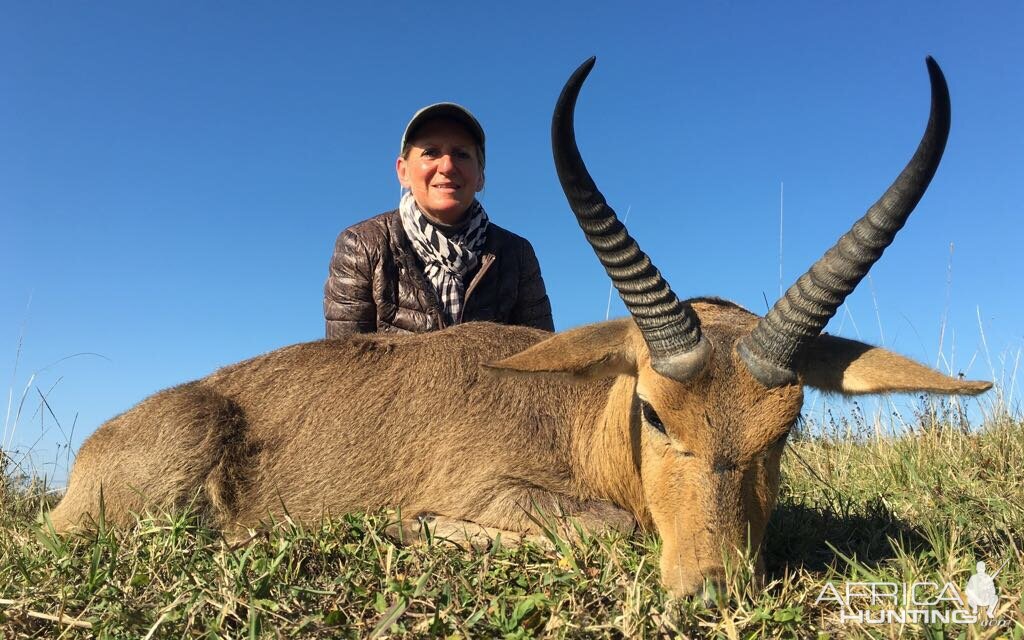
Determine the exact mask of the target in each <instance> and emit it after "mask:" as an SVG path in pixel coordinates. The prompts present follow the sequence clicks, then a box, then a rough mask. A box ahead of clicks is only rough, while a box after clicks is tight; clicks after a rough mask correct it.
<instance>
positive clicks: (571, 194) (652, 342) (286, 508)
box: [52, 58, 991, 594]
mask: <svg viewBox="0 0 1024 640" xmlns="http://www.w3.org/2000/svg"><path fill="white" fill-rule="evenodd" d="M593 64H594V60H593V59H591V60H588V61H587V62H586V63H584V64H583V65H582V66H581V67H580V68H579V69H578V70H577V71H576V72H575V73H574V74H573V75H572V77H571V78H570V79H569V81H568V82H567V83H566V86H565V88H564V89H563V91H562V94H561V96H560V97H559V99H558V103H557V105H556V107H555V113H554V119H553V123H552V143H553V150H554V156H555V164H556V167H557V170H558V176H559V180H560V181H561V184H562V187H563V189H564V191H565V194H566V197H567V198H568V201H569V205H570V207H571V208H572V210H573V212H574V213H575V214H576V217H577V219H578V220H579V223H580V226H581V227H582V228H583V231H584V233H585V235H586V237H587V240H588V241H589V242H590V244H591V245H592V246H593V248H594V250H595V252H596V253H597V255H598V258H599V259H600V261H601V263H602V264H603V265H604V266H605V268H606V270H607V272H608V274H609V276H611V278H612V280H613V282H614V284H615V286H616V287H617V289H618V291H619V293H620V295H621V296H622V298H623V300H624V301H625V303H626V306H627V307H628V309H629V312H630V314H631V317H630V318H627V319H621V320H613V321H610V322H601V323H597V324H593V325H588V326H583V327H579V328H576V329H573V330H570V331H566V332H563V333H560V334H556V335H551V334H547V333H544V332H542V331H537V330H532V329H525V328H521V327H508V326H499V325H494V324H487V323H472V324H466V325H461V326H456V327H453V328H451V329H447V330H444V331H441V332H438V333H433V334H424V335H400V336H397V335H352V336H348V337H345V338H342V339H338V340H327V341H320V342H311V343H307V344H299V345H295V346H291V347H286V348H283V349H280V350H278V351H274V352H272V353H268V354H266V355H263V356H260V357H257V358H254V359H252V360H248V361H245V362H242V363H239V364H236V365H232V366H229V367H226V368H224V369H221V370H219V371H217V372H215V373H214V374H212V375H210V376H208V377H206V378H203V379H202V380H198V381H196V382H190V383H188V384H184V385H181V386H178V387H175V388H172V389H168V390H166V391H162V392H160V393H157V394H156V395H154V396H152V397H150V398H148V399H146V400H144V401H142V402H141V403H140V404H139V405H137V406H136V407H134V408H132V409H130V410H129V411H127V412H126V413H124V414H122V415H120V416H117V417H115V418H113V419H112V420H110V421H109V422H107V423H106V424H104V425H103V426H102V427H101V428H100V429H99V430H98V431H97V432H96V433H95V434H93V435H92V436H91V437H90V438H89V439H88V440H87V441H86V442H85V444H84V445H83V446H82V449H81V452H80V453H79V455H78V459H77V461H76V463H75V467H74V470H73V472H72V474H71V478H70V486H69V488H68V492H67V495H66V496H65V497H64V499H63V501H62V502H61V503H60V504H59V506H58V507H57V508H56V509H55V510H54V511H53V513H52V521H53V524H54V526H55V527H56V528H57V529H58V530H59V531H61V532H67V531H69V530H72V529H75V528H78V527H81V526H89V523H90V522H91V518H93V517H95V516H96V514H97V513H98V510H99V499H100V491H101V489H102V491H103V496H104V500H105V509H106V512H105V517H106V519H107V521H108V522H116V523H121V524H127V523H130V522H131V521H132V516H131V514H133V513H140V512H143V511H144V510H146V509H147V508H175V507H181V506H184V505H186V504H192V505H198V506H199V508H200V509H201V510H202V513H203V514H204V515H205V516H206V517H207V518H208V520H209V521H210V522H211V523H213V524H214V525H216V526H219V527H222V528H224V529H226V530H236V531H237V530H240V529H242V528H245V527H258V526H259V525H260V524H261V523H264V522H266V521H268V519H270V518H274V517H280V516H282V515H283V514H284V513H286V512H287V514H288V515H290V516H291V517H292V518H293V519H295V520H298V521H301V522H307V523H316V522H319V520H320V518H321V517H323V515H324V514H325V513H328V514H339V513H344V512H348V511H352V510H361V509H376V508H379V507H384V506H397V507H401V508H402V512H403V513H404V514H407V515H410V516H416V515H420V514H431V515H430V518H431V521H432V522H433V523H434V524H435V525H436V526H437V527H438V528H439V529H440V530H441V531H443V532H447V533H454V532H456V531H459V530H461V531H463V532H470V531H476V532H483V533H485V534H490V535H493V534H494V533H496V532H499V531H500V532H503V535H504V536H506V538H509V537H511V538H514V537H515V535H516V534H526V535H538V534H540V533H542V529H541V527H540V525H539V524H538V522H539V516H540V517H544V516H551V515H552V514H555V515H557V516H559V517H568V518H571V519H574V521H575V522H576V523H578V524H579V525H580V526H582V527H584V528H586V529H588V530H591V531H602V530H608V529H619V530H630V529H632V528H633V527H634V526H636V525H637V524H639V526H641V527H644V528H645V529H654V530H656V531H657V532H658V533H659V534H660V535H661V537H662V540H663V553H662V557H661V573H662V580H663V581H664V583H665V584H666V585H667V586H668V587H669V588H670V589H672V590H673V591H674V592H675V593H677V594H692V593H697V592H699V591H700V590H701V588H702V586H703V585H704V584H705V581H707V580H712V581H715V580H720V579H721V578H722V576H723V574H724V559H725V558H727V557H728V556H729V554H734V553H736V550H737V549H743V548H748V547H750V548H755V549H756V548H758V547H759V545H760V543H761V540H762V538H763V535H764V531H765V525H766V524H767V522H768V518H769V516H770V514H771V512H772V509H773V508H774V505H775V501H776V498H777V495H778V489H779V460H780V457H781V455H782V450H783V446H784V444H785V442H786V437H787V434H789V432H790V429H791V428H792V427H793V424H794V423H795V422H796V420H797V417H798V416H799V414H800V408H801V403H802V402H803V387H804V385H809V386H811V387H814V388H817V389H823V390H826V391H832V392H837V393H842V394H863V393H886V392H918V391H923V392H933V393H944V394H977V393H981V392H983V391H985V390H987V389H988V388H989V387H990V386H991V385H990V384H989V383H987V382H969V381H963V380H957V379H954V378H949V377H947V376H944V375H942V374H940V373H937V372H935V371H932V370H931V369H929V368H927V367H925V366H923V365H920V364H917V363H915V362H913V361H911V360H908V359H906V358H903V357H901V356H899V355H897V354H895V353H891V352H889V351H886V350H884V349H881V348H876V347H872V346H869V345H866V344H862V343H860V342H855V341H853V340H846V339H843V338H837V337H832V336H828V335H820V334H821V331H822V328H823V327H824V326H825V324H826V323H827V322H828V320H829V318H831V317H832V316H833V315H834V314H835V312H836V310H837V308H838V307H839V305H841V304H842V302H843V300H844V299H845V298H846V296H847V295H848V294H849V293H850V292H851V291H852V290H853V288H854V287H855V286H856V285H857V283H858V282H859V281H860V280H861V278H862V277H863V276H864V275H865V274H866V273H867V271H868V269H869V268H870V267H871V265H872V264H873V263H874V262H875V261H876V260H877V259H878V258H879V257H880V256H881V254H882V251H883V250H884V249H885V248H886V247H887V246H888V245H889V244H890V243H891V242H892V240H893V238H894V236H895V234H896V232H897V231H898V230H899V229H900V228H901V227H902V226H903V224H904V223H905V221H906V220H907V216H908V215H909V214H910V212H911V210H913V208H914V207H915V205H916V204H917V202H918V200H919V199H920V198H921V196H922V194H923V193H924V191H925V189H926V187H927V186H928V183H929V182H930V180H931V178H932V176H933V174H934V173H935V169H936V167H937V166H938V163H939V159H940V157H941V155H942V151H943V148H944V146H945V142H946V137H947V134H948V131H949V96H948V93H947V89H946V83H945V80H944V79H943V76H942V73H941V71H940V70H939V67H938V65H936V64H935V62H934V61H933V60H931V59H930V58H929V59H928V62H927V64H928V72H929V74H930V77H931V86H932V106H931V117H930V119H929V122H928V127H927V130H926V131H925V134H924V138H923V139H922V141H921V143H920V146H919V147H918V149H917V152H916V153H915V154H914V156H913V158H912V159H911V161H910V163H909V164H908V165H907V167H906V168H905V169H904V170H903V172H902V173H901V174H900V175H899V177H898V178H897V179H896V182H895V183H894V184H893V185H892V186H891V187H890V188H889V189H888V190H887V191H886V192H885V194H884V195H883V196H882V197H881V199H880V200H879V201H878V202H877V203H875V204H874V205H873V206H872V207H871V208H870V209H869V210H868V212H867V214H866V215H865V216H864V217H863V218H862V219H861V220H860V221H858V222H857V223H856V224H855V225H854V226H853V228H852V229H851V230H850V231H849V232H847V233H846V234H845V235H844V236H843V237H842V238H840V239H839V241H838V243H837V244H836V245H835V246H834V247H833V248H831V249H829V250H828V251H827V252H826V253H825V255H824V256H823V257H822V258H821V259H820V260H818V261H817V262H816V263H815V264H814V265H813V266H812V267H811V268H810V270H809V271H808V272H807V273H806V274H805V275H803V276H801V277H800V278H799V280H797V282H796V284H794V285H793V286H792V287H790V289H789V290H788V291H787V292H786V294H785V295H784V296H783V297H782V298H781V299H780V300H779V301H778V302H777V303H776V304H775V306H774V307H773V308H772V309H771V310H770V311H769V312H768V314H767V315H766V316H765V317H764V318H759V317H757V316H755V315H753V314H751V313H749V312H748V311H745V310H744V309H742V308H740V307H739V306H737V305H735V304H732V303H729V302H725V301H722V300H719V299H713V298H699V299H691V300H688V301H680V300H679V299H678V298H677V297H676V296H675V294H674V293H673V292H672V290H671V289H670V288H669V286H668V283H667V282H666V281H665V280H664V278H662V276H661V274H660V273H659V272H658V270H657V269H655V267H654V266H653V265H652V264H651V261H650V260H649V259H648V257H647V256H646V255H645V254H644V253H643V252H642V251H641V250H640V249H639V247H638V246H637V244H636V242H634V241H633V239H632V238H631V237H630V236H629V234H628V233H627V231H626V229H625V228H624V227H623V225H622V224H621V223H620V222H619V220H618V219H617V218H616V216H615V213H614V212H613V211H612V210H611V208H609V207H608V205H607V204H606V203H605V200H604V198H603V196H602V195H601V193H600V192H599V191H598V190H597V187H596V186H595V184H594V182H593V180H592V179H591V177H590V175H589V174H588V172H587V170H586V167H585V166H584V164H583V161H582V158H581V157H580V153H579V150H578V149H577V146H576V140H575V133H574V130H573V113H574V110H575V105H576V99H577V96H578V94H579V91H580V88H581V86H582V84H583V81H584V79H585V78H586V76H587V75H588V73H589V72H590V70H591V68H592V67H593ZM416 522H417V520H415V519H414V518H410V519H409V521H408V522H407V524H408V526H409V527H414V526H415V524H416Z"/></svg>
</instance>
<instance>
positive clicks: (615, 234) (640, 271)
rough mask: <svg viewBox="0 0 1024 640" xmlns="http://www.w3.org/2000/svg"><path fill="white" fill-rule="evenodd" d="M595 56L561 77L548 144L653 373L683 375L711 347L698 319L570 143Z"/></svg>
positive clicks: (698, 365) (704, 358)
mask: <svg viewBox="0 0 1024 640" xmlns="http://www.w3.org/2000/svg"><path fill="white" fill-rule="evenodd" d="M596 60H597V58H593V57H592V58H590V59H589V60H587V61H586V62H584V63H583V64H581V65H580V67H579V68H578V69H576V71H575V72H574V73H573V74H572V76H571V77H570V78H569V80H568V81H567V82H566V83H565V87H564V88H563V89H562V94H561V95H560V96H559V97H558V102H557V104H556V105H555V113H554V116H553V117H552V119H551V149H552V153H553V154H554V157H555V169H557V171H558V180H559V182H561V184H562V190H563V191H564V192H565V197H566V199H568V201H569V207H570V208H571V209H572V211H573V213H575V214H576V220H577V222H579V224H580V228H581V229H583V233H584V234H585V235H586V237H587V242H589V243H590V246H591V247H593V249H594V252H595V253H596V254H597V257H598V259H599V260H600V261H601V264H602V265H604V269H605V271H606V272H607V273H608V276H609V277H610V278H611V279H612V282H613V283H614V284H615V288H616V289H617V290H618V292H619V296H620V297H621V298H622V301H623V302H624V303H626V308H628V309H629V313H630V314H631V315H632V316H633V319H634V320H635V321H636V324H637V326H638V327H639V328H640V331H641V333H642V334H643V336H644V341H645V342H646V343H647V348H648V350H649V351H650V353H651V366H652V367H653V368H654V370H655V371H657V372H658V373H660V374H662V375H664V376H667V377H669V378H672V379H674V380H679V381H684V380H686V379H687V378H689V377H691V376H693V375H694V374H695V373H697V372H699V371H700V370H701V369H703V368H704V365H705V364H706V363H707V360H708V357H709V355H710V352H711V349H710V345H709V344H708V341H707V340H706V339H704V338H702V336H701V331H700V319H699V318H698V317H697V314H696V313H695V312H694V310H693V308H692V307H691V306H690V305H689V304H687V303H685V302H681V301H680V300H679V298H677V297H676V294H674V293H673V292H672V289H671V288H669V285H668V282H666V281H665V279H664V278H663V277H662V276H661V273H660V272H659V271H658V270H657V269H656V268H655V267H654V265H653V264H651V260H650V258H648V257H647V254H645V253H644V252H643V251H641V250H640V247H639V246H638V245H637V243H636V241H635V240H633V238H632V237H631V236H630V235H629V232H628V231H626V228H625V227H624V226H623V225H622V223H621V222H619V219H618V217H617V216H616V215H615V211H613V210H612V208H611V207H609V206H608V203H607V202H606V201H605V199H604V196H602V195H601V192H600V191H598V189H597V185H595V184H594V181H593V179H592V178H591V177H590V173H589V172H588V171H587V167H586V166H585V165H584V164H583V158H582V157H580V151H579V148H578V147H577V146H576V133H575V131H574V127H573V114H574V113H575V110H576V99H577V97H579V93H580V88H581V87H582V86H583V81H584V80H586V78H587V75H588V74H589V73H590V70H591V69H593V67H594V62H595V61H596Z"/></svg>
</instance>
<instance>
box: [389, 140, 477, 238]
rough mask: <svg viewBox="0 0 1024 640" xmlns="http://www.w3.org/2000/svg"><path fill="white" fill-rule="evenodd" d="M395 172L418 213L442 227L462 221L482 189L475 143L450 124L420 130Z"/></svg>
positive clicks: (400, 159) (399, 160) (399, 161)
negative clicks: (411, 198) (421, 211)
mask: <svg viewBox="0 0 1024 640" xmlns="http://www.w3.org/2000/svg"><path fill="white" fill-rule="evenodd" d="M395 168H396V170H397V172H398V181H399V182H400V183H402V186H403V187H405V188H407V189H409V190H411V191H412V195H413V197H414V198H416V204H418V205H419V206H420V209H422V210H423V211H424V212H425V213H427V214H428V215H430V216H431V217H433V218H435V219H437V220H439V221H441V222H443V223H445V224H454V223H456V222H458V221H459V220H461V219H462V216H463V214H464V213H466V209H468V208H469V205H471V204H473V198H475V197H476V194H477V192H479V191H480V190H481V189H483V188H484V172H483V169H482V168H481V167H480V157H479V151H478V150H477V146H476V142H475V141H474V140H473V137H472V136H471V135H469V132H468V131H466V130H465V129H464V128H463V127H462V126H461V125H459V124H458V123H455V122H452V121H450V120H432V121H430V122H427V123H426V124H424V125H423V126H421V127H420V128H419V130H418V131H417V132H416V136H415V137H414V138H413V139H412V141H411V144H410V145H409V152H408V153H407V154H406V157H400V158H399V159H398V164H397V165H396V167H395Z"/></svg>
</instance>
